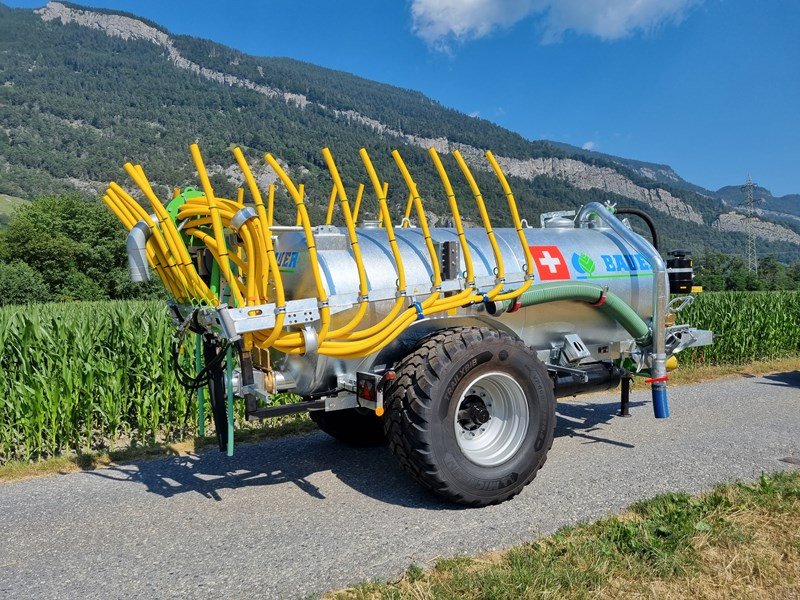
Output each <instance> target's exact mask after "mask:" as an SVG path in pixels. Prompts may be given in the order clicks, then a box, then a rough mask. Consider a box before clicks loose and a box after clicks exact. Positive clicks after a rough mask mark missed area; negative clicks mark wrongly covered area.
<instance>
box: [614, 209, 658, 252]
mask: <svg viewBox="0 0 800 600" xmlns="http://www.w3.org/2000/svg"><path fill="white" fill-rule="evenodd" d="M614 214H615V215H633V216H635V217H639V218H640V219H641V220H642V221H644V222H645V224H646V225H647V228H648V229H649V230H650V238H651V239H652V240H653V242H652V243H653V248H655V249H656V250H658V249H659V248H658V230H657V229H656V224H655V222H654V221H653V218H652V217H651V216H650V215H648V214H647V213H646V212H644V211H643V210H639V209H638V208H632V207H626V208H617V209H615V210H614Z"/></svg>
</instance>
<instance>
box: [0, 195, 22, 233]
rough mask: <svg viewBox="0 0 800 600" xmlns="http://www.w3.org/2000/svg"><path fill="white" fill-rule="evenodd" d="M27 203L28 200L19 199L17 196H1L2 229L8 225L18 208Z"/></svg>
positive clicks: (0, 214) (0, 220)
mask: <svg viewBox="0 0 800 600" xmlns="http://www.w3.org/2000/svg"><path fill="white" fill-rule="evenodd" d="M25 202H27V200H23V199H22V198H17V197H16V196H9V195H7V194H0V227H1V226H3V225H5V224H6V223H8V222H9V221H10V220H11V216H12V215H13V214H14V211H15V210H16V209H17V207H18V206H20V205H21V204H23V203H25Z"/></svg>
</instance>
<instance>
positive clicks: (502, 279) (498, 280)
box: [494, 277, 506, 285]
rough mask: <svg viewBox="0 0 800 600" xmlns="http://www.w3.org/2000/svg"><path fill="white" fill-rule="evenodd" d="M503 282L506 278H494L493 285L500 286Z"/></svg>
mask: <svg viewBox="0 0 800 600" xmlns="http://www.w3.org/2000/svg"><path fill="white" fill-rule="evenodd" d="M505 282H506V278H505V277H495V280H494V283H495V285H500V284H501V283H505Z"/></svg>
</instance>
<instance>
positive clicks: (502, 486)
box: [384, 327, 556, 506]
mask: <svg viewBox="0 0 800 600" xmlns="http://www.w3.org/2000/svg"><path fill="white" fill-rule="evenodd" d="M395 374H396V376H395V379H394V380H393V381H392V382H391V384H390V385H389V386H388V388H387V390H386V393H385V395H384V406H385V409H386V414H385V416H384V419H385V427H386V434H387V437H388V439H389V447H390V449H391V450H392V452H393V453H394V454H395V456H397V458H398V459H399V460H400V464H401V465H402V466H403V468H404V469H405V470H406V471H407V472H408V473H409V474H411V476H412V477H413V478H414V479H415V480H417V482H419V483H420V484H422V485H423V486H424V487H426V488H428V489H429V490H431V491H432V492H433V493H435V494H437V495H439V496H441V497H443V498H446V499H447V500H450V501H452V502H456V503H459V504H464V505H468V506H486V505H488V504H498V503H500V502H503V501H504V500H508V499H509V498H511V497H512V496H514V495H516V494H518V493H519V492H520V491H521V490H522V488H524V487H525V486H526V485H527V484H528V483H530V482H531V480H533V478H534V477H535V476H536V473H537V472H538V471H539V469H540V468H541V467H542V465H544V462H545V459H546V458H547V451H548V450H549V449H550V447H551V446H552V444H553V434H554V431H555V424H556V400H555V396H554V394H553V383H552V380H551V379H550V377H549V376H548V373H547V369H546V368H545V366H544V365H543V364H542V362H541V361H540V360H539V359H538V358H537V357H536V355H535V354H534V353H533V352H532V351H531V350H530V349H529V348H528V347H527V346H526V345H525V344H524V343H523V342H522V341H521V340H519V339H517V338H515V337H512V336H510V335H509V334H507V333H505V332H502V331H497V330H494V329H491V328H487V327H457V328H450V329H445V330H441V331H437V332H435V333H433V334H431V335H429V336H427V337H426V338H423V339H422V340H421V341H420V343H419V344H418V346H417V347H416V349H415V350H414V351H413V352H411V353H410V354H409V355H408V356H406V357H405V358H404V359H402V360H401V361H400V362H399V364H398V365H396V366H395Z"/></svg>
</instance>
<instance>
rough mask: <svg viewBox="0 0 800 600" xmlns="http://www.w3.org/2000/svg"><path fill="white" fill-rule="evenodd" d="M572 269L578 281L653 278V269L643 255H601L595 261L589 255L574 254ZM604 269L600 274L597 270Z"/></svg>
mask: <svg viewBox="0 0 800 600" xmlns="http://www.w3.org/2000/svg"><path fill="white" fill-rule="evenodd" d="M570 262H571V263H572V268H573V269H575V271H576V272H577V274H578V275H577V278H578V279H609V278H615V277H652V275H653V267H652V266H650V263H649V262H648V261H647V258H646V257H644V256H643V255H642V254H638V253H637V254H601V255H600V261H595V260H594V259H593V258H592V257H591V256H589V255H588V254H584V253H583V252H581V253H578V252H573V254H572V260H571V261H570ZM599 266H601V267H603V268H604V271H603V272H598V271H597V268H598V267H599Z"/></svg>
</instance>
